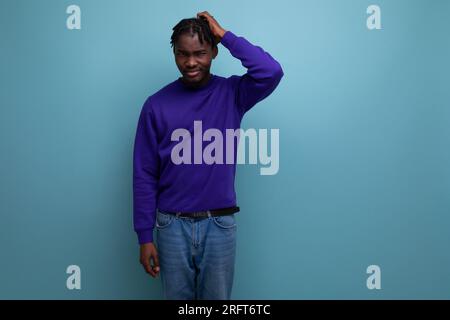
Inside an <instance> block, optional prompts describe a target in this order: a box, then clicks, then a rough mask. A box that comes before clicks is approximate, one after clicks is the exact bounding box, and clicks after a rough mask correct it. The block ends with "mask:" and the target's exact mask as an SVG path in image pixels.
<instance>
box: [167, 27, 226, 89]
mask: <svg viewBox="0 0 450 320" xmlns="http://www.w3.org/2000/svg"><path fill="white" fill-rule="evenodd" d="M217 51H218V49H217V47H216V48H214V49H212V48H211V44H209V43H208V42H206V41H203V44H201V43H200V41H199V39H198V34H197V33H194V36H192V35H190V34H182V35H180V37H179V38H178V42H177V43H176V44H175V45H174V55H175V62H176V64H177V67H178V70H180V72H181V74H182V75H183V77H182V80H183V82H184V83H186V84H187V85H189V86H192V87H198V86H201V85H203V84H205V83H207V82H208V80H209V69H210V68H211V61H212V59H214V58H215V57H216V56H217Z"/></svg>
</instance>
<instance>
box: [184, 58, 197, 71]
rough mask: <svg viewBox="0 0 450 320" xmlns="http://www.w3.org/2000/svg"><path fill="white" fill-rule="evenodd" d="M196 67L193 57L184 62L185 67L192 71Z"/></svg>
mask: <svg viewBox="0 0 450 320" xmlns="http://www.w3.org/2000/svg"><path fill="white" fill-rule="evenodd" d="M195 66H197V61H195V59H194V57H189V58H188V59H187V61H186V67H188V68H190V69H192V68H194V67H195Z"/></svg>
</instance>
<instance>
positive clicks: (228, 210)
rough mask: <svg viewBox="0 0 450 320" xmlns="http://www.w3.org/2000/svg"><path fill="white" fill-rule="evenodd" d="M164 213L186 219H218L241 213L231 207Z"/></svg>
mask: <svg viewBox="0 0 450 320" xmlns="http://www.w3.org/2000/svg"><path fill="white" fill-rule="evenodd" d="M160 211H161V212H162V213H168V214H172V215H175V216H177V217H186V218H206V217H209V216H211V217H218V216H226V215H230V214H233V213H236V212H239V207H229V208H221V209H214V210H206V211H198V212H170V211H162V210H160Z"/></svg>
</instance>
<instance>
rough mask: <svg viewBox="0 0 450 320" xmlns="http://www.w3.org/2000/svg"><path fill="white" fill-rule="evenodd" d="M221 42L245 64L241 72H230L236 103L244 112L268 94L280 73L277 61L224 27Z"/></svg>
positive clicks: (275, 85) (277, 80)
mask: <svg viewBox="0 0 450 320" xmlns="http://www.w3.org/2000/svg"><path fill="white" fill-rule="evenodd" d="M221 43H222V44H223V45H224V46H225V47H226V48H227V49H228V50H229V51H230V53H231V55H232V56H233V57H235V58H237V59H239V60H240V61H241V63H242V65H243V66H244V67H245V68H247V73H246V74H244V75H243V76H232V77H231V78H233V80H235V81H236V83H237V84H236V104H237V106H238V108H239V109H240V111H241V113H242V114H244V113H245V112H247V111H248V110H249V109H250V108H252V107H253V106H254V105H255V104H256V103H258V102H259V101H261V100H263V99H264V98H266V97H267V96H268V95H270V94H271V93H272V92H273V91H274V90H275V88H276V87H277V86H278V84H279V82H280V80H281V78H282V77H283V75H284V73H283V69H282V68H281V65H280V64H279V63H278V62H277V61H276V60H275V59H274V58H273V57H272V56H271V55H270V54H269V53H267V52H265V51H264V50H263V49H262V48H261V47H258V46H255V45H253V44H251V43H250V42H248V41H247V40H246V39H245V38H244V37H238V36H236V35H235V34H234V33H233V32H231V31H229V30H228V31H226V32H225V34H224V35H223V37H222V40H221Z"/></svg>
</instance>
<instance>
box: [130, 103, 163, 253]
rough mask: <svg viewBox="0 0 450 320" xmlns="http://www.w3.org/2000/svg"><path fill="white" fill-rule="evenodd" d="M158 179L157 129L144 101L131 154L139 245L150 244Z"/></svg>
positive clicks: (136, 229) (135, 225)
mask: <svg viewBox="0 0 450 320" xmlns="http://www.w3.org/2000/svg"><path fill="white" fill-rule="evenodd" d="M158 180H159V158H158V143H157V134H156V126H155V122H154V117H153V114H152V109H151V105H150V99H147V101H146V102H145V104H144V106H143V107H142V110H141V113H140V116H139V120H138V125H137V130H136V136H135V142H134V152H133V224H134V230H135V231H136V233H137V236H138V241H139V244H143V243H148V242H153V228H154V225H155V217H156V207H157V203H156V202H157V187H158Z"/></svg>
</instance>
